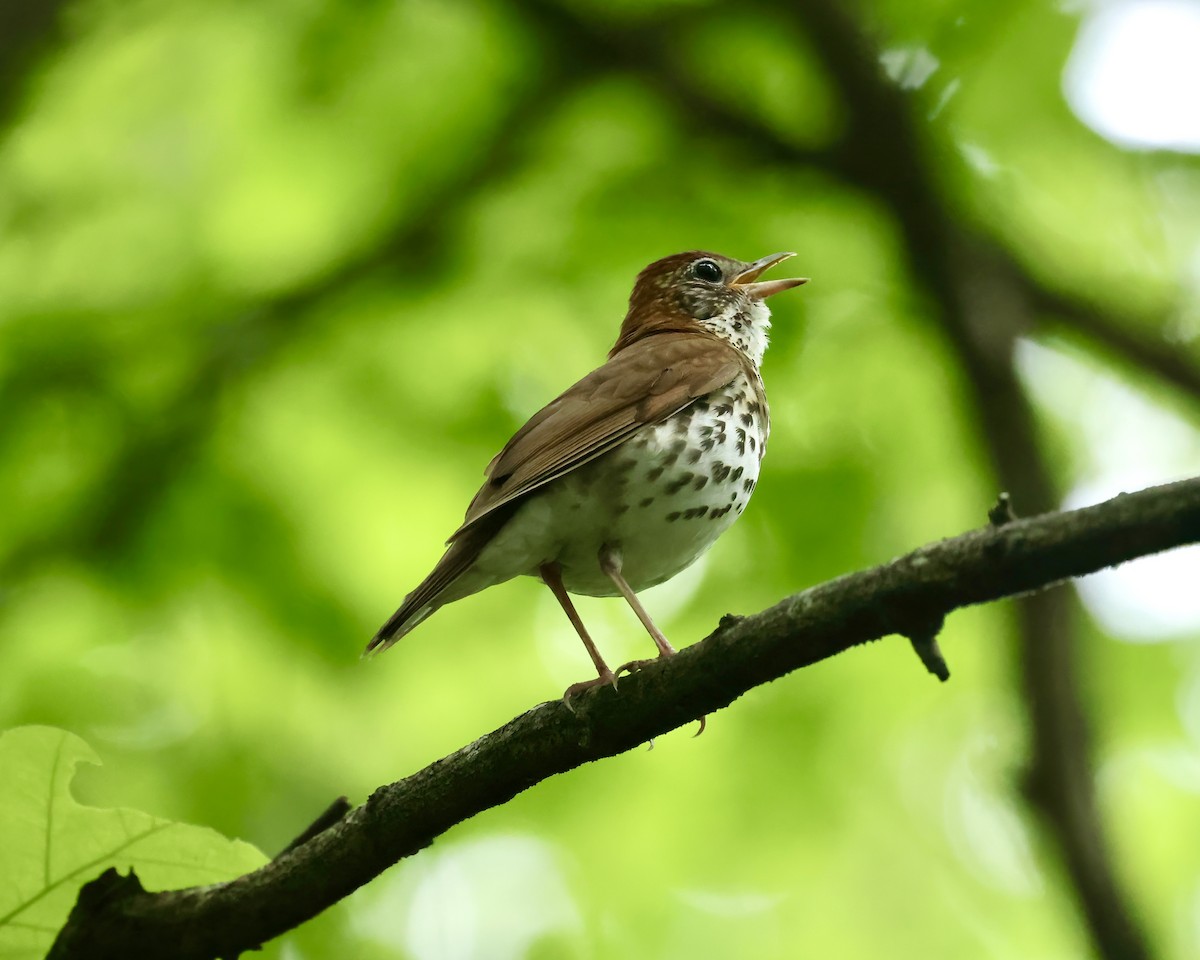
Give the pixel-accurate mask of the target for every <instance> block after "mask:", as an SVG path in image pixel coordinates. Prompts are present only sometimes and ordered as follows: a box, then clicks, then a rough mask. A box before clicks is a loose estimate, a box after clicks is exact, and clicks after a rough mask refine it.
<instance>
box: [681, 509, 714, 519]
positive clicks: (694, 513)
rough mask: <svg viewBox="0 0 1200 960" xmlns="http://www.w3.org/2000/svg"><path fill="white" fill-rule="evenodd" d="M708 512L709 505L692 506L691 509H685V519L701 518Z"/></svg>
mask: <svg viewBox="0 0 1200 960" xmlns="http://www.w3.org/2000/svg"><path fill="white" fill-rule="evenodd" d="M706 513H708V507H692V508H691V509H690V510H684V511H683V519H684V520H699V519H700V518H701V517H702V516H704V515H705V514H706Z"/></svg>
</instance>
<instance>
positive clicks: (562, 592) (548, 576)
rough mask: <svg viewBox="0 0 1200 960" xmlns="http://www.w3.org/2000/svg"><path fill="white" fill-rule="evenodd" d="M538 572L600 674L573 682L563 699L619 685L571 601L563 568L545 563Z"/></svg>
mask: <svg viewBox="0 0 1200 960" xmlns="http://www.w3.org/2000/svg"><path fill="white" fill-rule="evenodd" d="M538 572H539V573H540V574H541V575H542V583H544V584H545V585H546V586H548V587H549V588H550V592H551V593H553V594H554V596H555V599H557V600H558V602H559V604H560V605H561V606H562V608H563V612H564V613H565V614H566V615H567V619H568V620H570V621H571V625H572V626H573V627H574V628H575V632H576V633H578V634H579V639H580V640H582V641H583V645H584V647H586V648H587V652H588V656H590V657H591V658H592V663H593V664H595V667H596V673H597V674H599V676H597V677H596V679H595V680H584V681H582V682H580V683H573V684H571V685H570V686H569V687H567V690H566V693H564V694H563V700H569V699H570V698H571V697H573V696H575V694H577V693H583V691H585V690H590V689H592V687H599V686H603V685H604V684H606V683H611V684H612V685H613V686H614V687H615V686H616V685H617V677H616V675H615V674H614V673H613V672H612V671H611V670H610V669H608V664H607V663H605V662H604V658H603V657H602V656H600V651H599V650H597V649H596V644H595V643H593V642H592V638H591V637H590V636H588V632H587V627H585V626H584V625H583V620H581V619H580V617H579V612H578V611H577V610H576V609H575V604H573V603H572V602H571V597H570V595H569V594H568V593H567V589H566V587H564V586H563V582H562V568H561V567H559V565H558V564H557V563H544V564H542V566H541V567H539V568H538Z"/></svg>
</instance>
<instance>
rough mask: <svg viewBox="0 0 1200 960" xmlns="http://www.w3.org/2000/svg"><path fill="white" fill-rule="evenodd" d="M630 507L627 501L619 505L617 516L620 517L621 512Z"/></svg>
mask: <svg viewBox="0 0 1200 960" xmlns="http://www.w3.org/2000/svg"><path fill="white" fill-rule="evenodd" d="M628 509H629V504H627V503H623V504H621V505H620V506H619V507H617V516H618V517H619V516H620V515H621V514H623V513H624V512H625V511H626V510H628Z"/></svg>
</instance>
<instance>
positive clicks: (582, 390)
mask: <svg viewBox="0 0 1200 960" xmlns="http://www.w3.org/2000/svg"><path fill="white" fill-rule="evenodd" d="M746 363H747V361H746V360H745V359H744V358H743V357H742V356H741V354H739V353H738V352H737V351H736V350H735V349H734V348H733V347H732V346H730V345H729V344H727V343H726V342H724V341H723V340H718V339H717V338H715V337H712V336H709V335H708V334H702V333H662V334H655V335H653V336H650V337H647V338H646V339H645V340H640V341H638V342H636V343H634V344H632V345H631V346H629V347H626V348H624V349H622V350H621V352H620V353H618V354H617V355H616V356H614V357H613V358H612V359H610V360H609V361H608V363H606V364H605V365H604V366H602V367H601V368H600V369H599V370H595V371H593V372H592V373H589V374H588V375H587V376H586V377H584V378H583V379H582V380H580V381H579V382H578V383H577V384H575V386H573V387H571V388H570V389H569V390H567V391H566V392H565V393H564V394H562V395H561V396H559V397H558V398H557V399H555V400H552V401H551V402H550V403H549V404H547V405H546V406H545V407H543V408H542V409H541V410H540V411H538V412H537V413H535V414H534V415H533V416H532V417H531V418H530V419H529V422H528V423H526V424H525V426H523V427H522V428H521V429H520V430H518V431H517V433H516V435H515V436H514V437H513V438H512V439H511V440H510V441H508V444H507V445H506V446H505V448H504V449H503V450H501V451H500V453H499V454H497V455H496V457H495V459H493V460H492V462H491V463H490V464H488V468H487V480H485V481H484V484H483V486H482V487H481V488H480V490H479V492H478V493H477V494H476V495H475V499H474V500H472V501H471V505H470V506H469V507H468V508H467V515H466V519H465V520H464V521H463V525H462V526H461V527H459V528H458V529H457V530H456V531H455V532H454V534H453V535H452V536H451V537H450V539H449V540H448V541H447V543H448V544H449V547H448V548H447V550H446V553H445V555H443V557H442V559H441V560H439V561H438V563H437V565H436V566H435V567H434V568H433V570H432V571H431V572H430V574H429V576H427V577H426V578H425V579H424V580H423V581H421V583H420V584H418V585H417V588H416V589H415V590H413V592H412V593H410V594H409V595H408V596H407V597H405V598H404V602H403V603H402V604H401V605H400V609H399V610H397V611H396V612H395V613H394V614H392V616H391V617H390V618H389V619H388V621H387V623H385V624H384V625H383V626H382V627H381V628H380V630H379V632H378V633H377V634H376V635H375V637H374V638H373V639H372V640H371V642H370V643H369V644H368V645H367V650H368V652H370V651H373V650H385V649H387V648H388V647H390V646H391V645H392V644H393V643H395V642H396V641H397V640H399V639H400V638H401V637H402V636H404V635H405V634H406V633H408V632H409V631H410V630H412V629H413V628H414V627H415V626H416V625H417V624H418V623H420V622H421V621H422V620H424V619H425V617H427V616H429V614H431V613H432V612H433V611H434V610H436V609H437V608H438V607H439V606H441V603H442V600H441V599H440V598H441V597H442V594H443V593H444V592H445V591H446V590H447V589H448V588H449V587H450V586H451V585H452V584H453V583H454V582H455V581H456V580H457V579H458V578H459V577H461V576H462V575H463V574H464V573H465V572H466V571H467V570H469V569H470V567H471V564H472V563H474V562H475V558H476V557H478V556H479V553H480V551H481V550H483V548H484V547H486V546H487V544H488V543H489V542H491V539H492V537H494V536H495V535H496V534H497V533H498V532H499V531H500V529H501V528H502V527H503V526H504V524H505V523H506V522H507V521H508V519H509V517H511V516H512V514H513V513H514V512H515V510H516V509H517V507H518V506H519V503H518V502H517V500H518V498H520V497H523V496H525V495H526V494H528V493H531V492H532V491H534V490H536V489H537V488H538V487H541V486H543V485H545V484H547V483H549V482H550V481H551V480H554V479H555V478H557V477H561V476H562V475H563V474H565V473H568V472H569V471H571V470H574V469H575V468H576V467H578V466H580V465H582V464H584V463H587V462H588V461H589V460H594V459H595V458H596V457H598V456H600V455H601V454H603V453H606V452H607V451H609V450H611V449H612V448H613V447H614V446H616V445H617V444H618V443H620V442H621V441H622V440H624V439H625V438H626V437H628V436H629V435H630V434H631V433H633V432H634V431H635V430H637V429H638V428H639V427H641V426H643V425H644V424H647V423H656V422H658V421H659V420H663V419H665V418H667V417H669V416H670V415H671V414H673V413H675V412H676V411H678V410H682V409H683V408H684V407H686V406H687V405H688V404H689V403H691V402H692V401H694V400H696V399H697V398H699V397H703V396H704V395H706V394H708V393H711V392H712V391H713V390H716V389H718V388H720V387H723V386H725V385H726V384H727V383H729V382H730V381H732V380H733V378H734V377H736V376H737V374H738V372H739V371H740V370H742V369H744V367H745V364H746Z"/></svg>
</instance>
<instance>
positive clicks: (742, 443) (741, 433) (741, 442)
mask: <svg viewBox="0 0 1200 960" xmlns="http://www.w3.org/2000/svg"><path fill="white" fill-rule="evenodd" d="M737 438H738V439H737V452H738V455H739V456H745V455H746V431H745V430H743V429H742V428H741V427H738V428H737Z"/></svg>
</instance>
